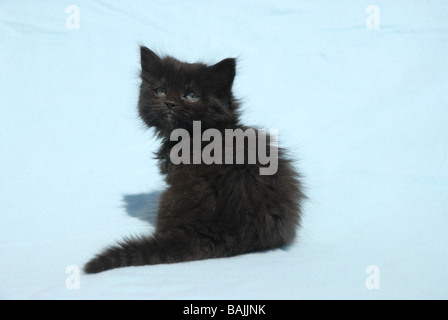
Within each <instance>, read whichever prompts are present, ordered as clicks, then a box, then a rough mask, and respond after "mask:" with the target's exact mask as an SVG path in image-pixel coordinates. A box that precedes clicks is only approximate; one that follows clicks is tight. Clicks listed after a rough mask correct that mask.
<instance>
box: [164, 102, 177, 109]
mask: <svg viewBox="0 0 448 320" xmlns="http://www.w3.org/2000/svg"><path fill="white" fill-rule="evenodd" d="M165 105H166V106H167V108H168V110H171V109H172V108H173V107H175V106H177V104H175V103H173V102H165Z"/></svg>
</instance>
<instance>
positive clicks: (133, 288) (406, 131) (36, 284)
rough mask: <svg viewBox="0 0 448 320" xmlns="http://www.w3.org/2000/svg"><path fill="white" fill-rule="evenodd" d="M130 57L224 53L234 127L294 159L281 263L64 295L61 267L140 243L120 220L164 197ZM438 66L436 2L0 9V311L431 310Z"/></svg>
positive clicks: (438, 210)
mask: <svg viewBox="0 0 448 320" xmlns="http://www.w3.org/2000/svg"><path fill="white" fill-rule="evenodd" d="M372 4H374V5H376V6H377V8H378V9H379V18H380V20H379V27H380V28H379V29H369V28H368V27H367V26H366V20H367V21H369V20H368V19H369V16H370V15H371V13H367V12H366V8H367V7H368V6H369V5H372ZM70 5H75V6H76V7H77V8H78V9H79V29H69V28H67V19H69V21H68V25H69V26H70V15H71V13H70V12H69V13H67V12H66V9H67V7H68V6H70ZM140 44H144V45H146V46H148V47H149V48H151V49H153V50H155V51H157V52H159V53H167V54H170V55H173V56H175V57H177V58H179V59H182V60H186V61H190V62H193V61H197V60H200V61H204V62H206V63H215V62H218V61H219V60H221V59H224V58H227V57H238V75H237V78H236V81H235V94H236V95H237V96H238V97H239V98H241V100H242V101H243V106H242V109H243V110H244V115H243V120H244V122H245V123H246V124H248V125H257V126H259V127H262V128H267V129H269V128H275V129H278V130H279V138H280V144H281V145H282V146H285V147H287V148H289V149H290V150H291V152H292V154H294V155H296V157H297V158H298V159H299V158H300V161H299V162H298V167H299V168H300V171H302V173H303V174H304V176H305V180H304V182H305V185H306V187H307V193H308V195H309V197H310V200H309V201H308V202H307V203H306V206H305V215H304V219H303V227H302V229H301V230H300V236H299V238H298V240H297V242H296V243H295V244H294V245H293V246H292V247H290V248H288V249H287V250H281V249H279V250H273V251H269V252H263V253H254V254H249V255H245V256H239V257H234V258H228V259H216V260H207V261H199V262H189V263H181V264H173V265H159V266H151V267H138V268H124V269H117V270H112V271H109V272H105V273H102V274H98V275H83V274H81V276H80V278H79V285H80V287H79V289H69V288H67V281H68V283H70V281H71V280H70V279H72V278H71V276H74V274H73V273H66V270H67V267H69V266H78V267H82V265H83V264H84V263H85V262H86V261H87V260H88V259H89V258H90V257H92V255H93V254H95V253H97V252H98V251H99V250H100V249H101V248H102V247H104V246H106V245H109V244H112V243H113V242H115V241H117V240H120V239H122V238H123V237H125V236H128V235H137V234H143V233H148V232H151V230H153V229H152V227H151V226H150V224H149V223H148V222H145V221H142V220H141V219H137V218H135V217H132V213H135V212H136V211H138V210H137V209H135V206H136V205H138V203H137V202H135V201H134V209H133V210H129V208H127V207H126V205H129V199H136V198H138V197H139V195H141V194H143V195H145V194H149V195H153V194H154V193H152V192H159V191H161V190H163V188H164V185H163V180H162V177H161V176H160V175H159V173H158V168H157V165H156V162H155V160H154V159H153V152H154V151H155V150H156V149H157V147H158V142H157V141H156V140H155V139H154V138H153V137H152V132H151V131H148V130H145V129H144V126H143V124H142V123H141V121H140V120H139V119H138V114H137V108H136V104H137V98H138V86H139V78H138V75H139V72H140V66H139V45H140ZM447 57H448V2H446V1H443V0H440V1H424V2H423V1H375V3H372V2H371V1H364V0H360V1H337V2H336V1H329V0H328V1H255V0H252V1H236V0H234V1H227V0H226V1H223V0H222V1H221V0H220V1H180V0H179V1H153V0H152V1H82V0H75V1H31V0H29V1H12V0H3V1H1V3H0V197H1V198H0V199H1V201H0V297H2V298H5V299H15V298H32V299H47V298H58V299H78V298H79V299H82V298H86V299H89V298H99V299H104V298H106V299H107V298H114V299H115V298H136V299H140V298H141V299H196V298H197V299H316V298H317V299H320V298H322V299H332V298H336V299H346V298H349V299H422V298H423V299H426V298H428V299H447V298H448V273H447V270H448V253H447V245H448V160H447V150H448V90H447V89H448V63H447ZM131 204H132V203H131ZM148 226H149V227H148ZM370 265H375V266H377V267H378V270H379V272H380V275H379V276H380V277H379V279H380V288H379V289H376V290H375V289H371V290H369V289H368V288H367V287H366V280H367V279H368V277H369V274H367V273H366V269H367V267H368V266H370ZM70 270H72V269H68V270H67V271H70ZM75 276H76V275H75ZM68 287H70V285H68Z"/></svg>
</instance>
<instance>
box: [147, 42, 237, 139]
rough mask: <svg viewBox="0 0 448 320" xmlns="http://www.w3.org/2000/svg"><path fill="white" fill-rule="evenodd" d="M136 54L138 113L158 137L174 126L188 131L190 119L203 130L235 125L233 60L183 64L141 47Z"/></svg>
mask: <svg viewBox="0 0 448 320" xmlns="http://www.w3.org/2000/svg"><path fill="white" fill-rule="evenodd" d="M140 55H141V67H142V72H141V75H140V76H141V79H142V84H141V86H140V98H139V103H138V106H139V113H140V117H141V118H142V119H143V121H144V122H145V123H146V124H147V125H148V127H153V128H155V130H156V132H157V133H158V134H159V136H164V137H169V135H170V134H171V131H172V130H174V129H177V128H183V129H186V130H188V131H189V132H191V130H192V128H193V121H201V128H202V129H203V130H205V129H207V128H220V127H229V126H234V125H235V123H236V122H237V119H238V112H237V107H238V105H237V103H236V100H235V99H234V97H233V94H232V84H233V80H234V78H235V65H236V61H235V59H231V58H229V59H224V60H222V61H221V62H219V63H217V64H215V65H211V66H207V65H205V64H202V63H185V62H181V61H178V60H176V59H174V58H172V57H169V56H166V57H162V58H161V57H159V56H158V55H156V54H155V53H154V52H152V51H151V50H150V49H148V48H146V47H144V46H142V47H140Z"/></svg>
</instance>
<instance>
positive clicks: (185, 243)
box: [84, 47, 305, 273]
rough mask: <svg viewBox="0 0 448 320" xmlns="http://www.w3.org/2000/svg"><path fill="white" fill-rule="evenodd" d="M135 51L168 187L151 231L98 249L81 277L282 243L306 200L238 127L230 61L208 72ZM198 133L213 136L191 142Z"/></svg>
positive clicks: (277, 152)
mask: <svg viewBox="0 0 448 320" xmlns="http://www.w3.org/2000/svg"><path fill="white" fill-rule="evenodd" d="M140 49H141V66H142V72H141V79H142V84H141V88H140V98H139V104H138V105H139V113H140V116H141V118H142V119H143V121H144V122H145V123H146V124H147V125H148V127H151V128H154V129H155V132H156V134H157V135H158V137H159V138H160V139H161V147H160V149H159V151H158V153H157V157H158V159H159V162H160V170H161V172H162V173H163V174H164V175H165V176H166V182H167V184H168V189H167V190H166V191H165V192H164V193H162V195H161V197H160V201H159V209H158V214H157V221H156V231H155V232H154V234H153V235H148V236H147V237H144V238H131V239H127V240H125V241H123V242H122V243H120V244H118V245H116V246H112V247H110V248H108V249H106V250H105V251H104V252H102V253H100V254H99V255H97V256H96V257H94V258H93V259H92V260H90V261H89V262H88V263H87V264H86V265H85V267H84V271H85V272H87V273H96V272H101V271H104V270H108V269H113V268H119V267H126V266H142V265H152V264H159V263H174V262H182V261H191V260H200V259H208V258H218V257H229V256H234V255H238V254H243V253H248V252H253V251H258V250H266V249H271V248H276V247H281V246H284V245H287V244H289V243H291V242H292V241H293V240H294V238H295V235H296V230H297V228H298V226H299V223H300V215H301V203H302V201H303V199H304V198H305V196H304V194H303V192H302V188H301V185H300V182H299V175H298V174H297V173H296V171H295V170H294V169H293V167H292V164H291V162H290V160H288V159H287V158H286V157H285V155H284V154H283V151H282V150H281V149H277V148H275V146H274V145H273V144H269V141H270V137H269V136H266V135H260V134H255V133H257V132H256V131H255V130H253V129H250V128H248V127H245V126H243V125H241V124H240V122H239V112H238V103H237V101H236V100H235V98H234V96H233V94H232V84H233V80H234V77H235V59H225V60H223V61H221V62H219V63H217V64H215V65H212V66H207V65H204V64H201V63H193V64H190V63H184V62H180V61H178V60H176V59H174V58H172V57H169V56H168V57H163V58H160V57H159V56H157V55H156V54H155V53H154V52H152V51H151V50H149V49H148V48H146V47H141V48H140ZM176 129H177V130H176ZM210 129H211V130H210ZM175 132H176V133H177V134H176V135H173V136H172V133H175ZM207 132H208V133H209V134H208V135H209V136H212V138H210V137H209V138H208V139H205V138H204V137H205V135H204V137H203V138H202V139H201V137H199V140H198V137H197V135H198V134H199V135H200V136H202V135H203V134H204V133H207ZM229 132H230V133H231V132H233V133H236V134H235V135H234V136H233V137H232V136H226V134H228V133H229ZM242 132H243V133H244V136H243V139H240V140H239V142H238V137H237V135H238V134H241V133H242ZM260 132H261V131H259V132H258V133H260ZM179 133H180V134H179ZM261 133H263V132H261ZM195 135H196V137H195ZM219 135H221V137H231V138H229V139H225V138H222V139H221V138H220V136H219ZM173 137H177V138H176V139H173ZM180 137H182V141H181V142H179V140H180ZM254 139H255V140H254ZM224 140H225V141H224ZM235 140H237V143H236V144H235V145H233V142H234V141H235ZM198 141H199V142H198ZM208 141H210V142H208ZM264 141H267V142H268V143H267V144H265V145H264V144H263V143H262V142H264ZM220 142H222V143H223V145H222V146H220V144H219V143H220ZM250 142H252V144H250ZM181 143H182V144H181ZM211 144H213V146H212V147H211V146H210V145H211ZM257 147H258V149H259V150H258V151H255V152H254V150H255V149H256V148H257ZM254 148H255V149H254ZM195 152H196V153H195ZM198 152H199V153H198ZM229 154H230V156H229ZM268 154H269V156H270V157H271V158H270V159H271V160H272V161H273V162H274V161H275V165H272V166H271V167H272V168H273V170H271V172H270V173H265V174H262V173H261V172H262V170H263V169H267V166H266V164H267V163H266V161H265V160H266V159H264V160H263V161H264V162H263V161H261V160H262V159H261V158H260V157H261V156H262V155H265V156H267V155H268ZM179 155H181V156H179ZM254 155H255V160H254V159H253V158H252V159H251V158H250V156H254ZM273 156H275V159H274V158H273ZM207 157H209V158H211V159H212V160H213V161H212V162H211V161H210V159H208V160H206V158H207ZM238 157H243V159H244V161H243V162H241V158H238ZM264 158H266V157H264ZM173 159H175V161H173ZM179 159H180V160H184V161H180V162H179Z"/></svg>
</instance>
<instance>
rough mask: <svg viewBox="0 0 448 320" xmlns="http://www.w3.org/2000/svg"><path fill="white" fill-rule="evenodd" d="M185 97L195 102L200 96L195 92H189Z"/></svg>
mask: <svg viewBox="0 0 448 320" xmlns="http://www.w3.org/2000/svg"><path fill="white" fill-rule="evenodd" d="M184 98H185V99H187V100H188V101H190V102H195V101H197V100H198V99H199V96H198V95H197V94H196V93H194V92H187V94H185V95H184Z"/></svg>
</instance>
